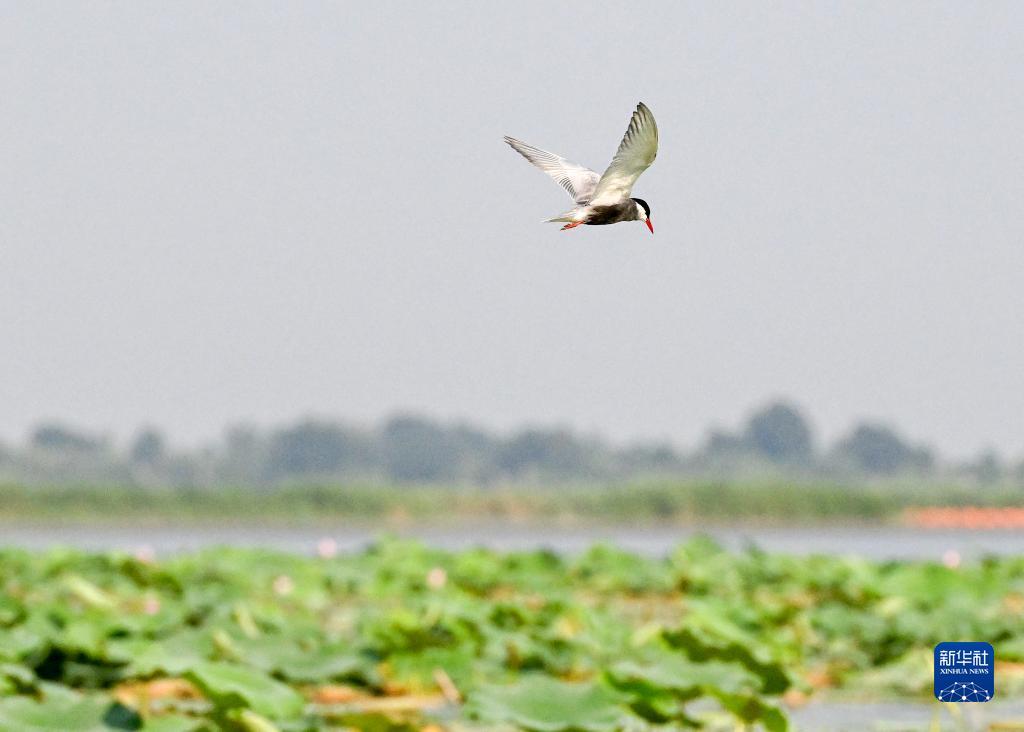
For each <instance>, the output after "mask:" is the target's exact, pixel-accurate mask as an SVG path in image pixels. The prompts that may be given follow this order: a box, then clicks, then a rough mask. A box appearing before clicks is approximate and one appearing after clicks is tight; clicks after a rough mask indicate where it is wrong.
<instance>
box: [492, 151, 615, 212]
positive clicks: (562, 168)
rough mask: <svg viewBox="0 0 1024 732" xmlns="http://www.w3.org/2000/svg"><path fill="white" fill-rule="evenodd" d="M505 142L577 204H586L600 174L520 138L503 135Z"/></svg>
mask: <svg viewBox="0 0 1024 732" xmlns="http://www.w3.org/2000/svg"><path fill="white" fill-rule="evenodd" d="M505 142H507V143H508V144H509V145H511V146H512V149H513V150H515V151H516V152H517V153H519V154H520V155H522V156H523V157H524V158H526V159H527V160H529V161H530V162H531V163H533V164H534V165H536V166H537V167H538V168H540V169H541V170H543V171H544V172H545V173H547V174H548V175H549V176H551V178H552V179H553V180H554V181H555V183H557V184H558V185H560V186H562V188H564V189H565V190H566V191H567V192H568V193H569V195H570V196H571V197H572V200H573V201H575V202H576V203H578V204H581V205H582V204H586V203H587V202H588V201H590V198H591V196H593V194H594V189H595V188H596V187H597V181H598V180H600V179H601V176H600V175H598V174H597V172H596V171H593V170H591V169H590V168H585V167H583V166H582V165H580V164H578V163H574V162H572V161H570V160H566V159H565V158H563V157H562V156H561V155H555V153H552V152H548V151H547V150H541V149H540V148H538V147H534V146H533V145H527V144H526V143H525V142H523V141H522V140H517V139H516V138H514V137H509V136H508V135H506V136H505Z"/></svg>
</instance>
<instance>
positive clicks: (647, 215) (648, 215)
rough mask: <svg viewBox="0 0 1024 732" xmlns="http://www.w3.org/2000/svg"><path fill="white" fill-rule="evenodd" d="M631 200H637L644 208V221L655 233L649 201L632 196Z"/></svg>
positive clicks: (638, 204)
mask: <svg viewBox="0 0 1024 732" xmlns="http://www.w3.org/2000/svg"><path fill="white" fill-rule="evenodd" d="M629 200H631V201H634V202H636V205H637V206H639V207H640V208H642V209H643V210H644V217H643V222H644V223H645V224H647V228H648V229H650V230H651V233H652V234H653V233H654V224H652V223H651V207H650V206H648V205H647V201H645V200H644V199H642V198H631V199H629Z"/></svg>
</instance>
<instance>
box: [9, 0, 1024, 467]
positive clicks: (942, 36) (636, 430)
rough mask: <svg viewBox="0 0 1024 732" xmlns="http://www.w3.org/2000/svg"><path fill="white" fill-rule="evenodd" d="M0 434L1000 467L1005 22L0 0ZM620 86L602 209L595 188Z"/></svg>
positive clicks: (982, 7)
mask: <svg viewBox="0 0 1024 732" xmlns="http://www.w3.org/2000/svg"><path fill="white" fill-rule="evenodd" d="M0 98H2V100H3V101H2V104H0V166H2V174H0V436H2V437H4V438H6V439H19V438H21V437H22V436H23V435H24V434H25V432H26V430H27V429H28V428H29V426H30V425H32V424H33V423H35V422H36V421H37V420H39V419H41V418H59V419H64V420H68V421H70V422H73V423H78V424H82V425H84V426H89V427H95V428H97V429H102V430H107V431H109V432H111V433H112V434H114V435H116V436H126V435H128V434H130V433H131V431H132V430H134V428H135V427H137V426H138V425H139V424H140V423H143V422H154V423H157V424H159V425H162V426H164V427H166V428H167V429H168V430H169V431H170V432H171V433H172V434H173V435H175V436H176V437H177V438H178V439H180V440H185V441H194V440H197V439H201V438H206V437H210V436H214V435H217V434H219V432H220V430H221V428H222V427H223V425H224V424H225V423H227V422H230V421H238V420H251V421H254V422H256V423H257V424H270V423H272V422H276V421H280V420H286V419H292V418H295V417H298V416H301V415H304V414H320V415H331V416H345V417H350V418H353V419H356V420H372V419H376V418H378V417H381V416H383V415H385V414H387V413H390V412H392V411H394V410H397V409H412V410H417V411H423V412H426V413H429V414H432V415H437V416H440V417H453V418H454V417H465V418H470V419H474V420H479V421H481V422H483V423H484V424H486V425H490V426H492V427H498V428H507V427H513V426H517V425H519V424H521V423H525V422H537V423H560V424H566V425H571V426H573V427H577V428H580V429H584V430H591V429H594V430H599V431H601V432H603V433H605V434H608V435H611V436H613V437H615V438H631V437H667V438H670V439H672V440H674V441H676V442H678V443H680V444H684V445H685V444H692V443H694V442H695V441H696V440H698V438H699V437H700V436H701V435H702V434H703V432H704V429H705V428H706V427H707V426H708V425H709V424H710V423H719V424H722V425H725V426H732V425H734V424H736V423H737V422H738V421H739V420H740V419H742V418H743V416H744V415H745V413H746V412H747V410H748V409H749V408H750V407H752V406H753V405H755V404H757V403H759V402H761V401H763V400H765V399H767V398H769V397H773V396H775V395H786V396H789V397H791V398H792V399H794V400H796V401H797V402H798V403H800V404H802V405H804V406H806V407H807V409H808V411H809V412H810V414H811V415H812V417H813V418H814V421H815V424H816V425H817V426H818V428H819V429H820V430H821V431H822V433H823V434H824V435H825V436H827V437H831V436H835V435H836V434H837V433H838V432H840V431H842V430H844V429H845V428H846V427H847V426H848V425H849V424H850V423H851V422H852V421H853V420H855V419H860V418H865V417H871V418H877V419H881V420H885V421H891V422H893V423H895V424H897V425H899V426H900V427H901V428H903V429H904V430H905V431H906V432H907V433H908V434H909V435H911V436H913V437H917V438H921V439H926V440H929V441H931V442H932V443H933V444H935V445H936V446H938V447H940V448H941V449H943V450H945V451H948V452H950V453H952V454H955V455H966V454H970V453H972V452H974V451H976V450H977V449H979V448H981V447H983V446H986V445H995V446H997V447H999V448H1001V449H1003V450H1005V451H1008V452H1010V453H1011V454H1015V455H1019V454H1021V453H1022V452H1024V337H1022V335H1024V334H1022V314H1024V141H1022V134H1024V130H1022V126H1021V124H1022V119H1024V5H1021V4H1019V3H995V2H988V3H959V2H958V3H936V2H928V3H891V2H879V3H810V2H808V3H781V4H768V3H762V2H757V3H704V2H701V3H690V4H681V3H677V2H659V3H643V2H617V3H607V4H605V3H593V2H587V3H578V4H565V3H559V4H553V3H549V2H521V1H519V0H517V2H510V3H503V4H497V3H475V2H474V3H469V2H467V3H443V4H438V3H418V2H417V3H413V2H406V3H390V4H381V7H377V4H375V3H356V2H347V3H343V2H338V3H266V4H260V3H254V2H246V3H242V2H239V3H209V2H205V1H204V2H175V3H156V2H123V3H99V2H90V3H84V2H83V3H72V2H67V3H56V2H55V3H35V2H20V3H14V2H6V3H3V4H2V5H0ZM638 100H643V101H644V102H646V103H647V104H648V105H649V106H650V107H651V109H652V110H653V112H654V114H655V116H656V117H657V120H658V125H659V128H660V131H661V150H660V154H659V156H658V160H657V162H655V164H654V166H653V167H652V168H651V169H650V170H649V171H648V172H647V173H646V174H645V175H644V176H643V177H642V178H641V179H640V182H639V184H638V185H637V187H636V189H635V191H634V194H635V195H638V196H641V197H643V198H645V199H646V200H647V201H648V202H650V204H651V206H652V209H653V214H652V220H653V221H654V224H655V228H656V231H657V233H656V234H655V236H651V235H650V234H649V233H648V232H647V230H646V228H644V227H643V226H642V225H640V224H620V225H617V226H609V227H594V228H583V229H576V230H573V231H569V232H565V233H560V232H559V231H558V229H557V227H555V226H553V225H542V224H540V223H538V222H539V221H540V220H541V219H543V218H546V217H548V216H551V215H553V214H556V213H558V212H560V211H562V210H564V209H565V208H566V207H567V204H568V203H569V200H568V198H566V197H565V196H564V194H563V193H562V191H561V190H560V189H558V188H557V187H556V186H555V185H554V184H553V183H552V182H550V181H549V180H547V179H546V178H545V177H544V176H543V175H542V174H541V173H539V172H538V171H536V170H533V169H531V168H530V167H529V166H528V165H527V163H526V162H525V161H524V160H522V159H521V158H520V157H519V156H518V155H516V154H515V153H514V152H512V151H511V150H510V149H508V148H507V147H506V146H505V145H504V144H503V143H502V141H501V136H502V135H503V134H506V133H508V134H513V135H515V136H517V137H521V138H522V139H524V140H527V141H528V142H531V143H533V144H536V145H538V146H541V147H546V148H549V149H552V150H554V151H556V152H559V153H562V154H564V155H566V156H567V157H569V158H570V159H573V160H578V161H580V162H582V163H584V164H589V165H591V166H592V167H595V168H597V169H599V170H601V169H603V166H604V165H605V164H606V163H607V161H608V160H609V158H610V157H611V155H612V153H613V152H614V150H615V147H616V145H617V144H618V141H619V138H620V137H621V135H622V132H623V130H624V129H625V126H626V122H627V120H628V117H629V114H630V112H631V111H632V108H633V106H634V105H635V104H636V102H637V101H638Z"/></svg>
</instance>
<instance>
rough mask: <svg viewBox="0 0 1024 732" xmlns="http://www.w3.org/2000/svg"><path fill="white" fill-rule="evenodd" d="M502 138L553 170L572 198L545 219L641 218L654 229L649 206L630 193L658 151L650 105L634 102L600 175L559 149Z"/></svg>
mask: <svg viewBox="0 0 1024 732" xmlns="http://www.w3.org/2000/svg"><path fill="white" fill-rule="evenodd" d="M505 142H507V143H508V144H509V145H511V146H512V148H513V149H514V150H515V151H516V152H518V153H519V154H521V155H522V156H523V157H524V158H526V159H527V160H529V161H530V162H531V163H533V164H534V165H536V166H537V167H538V168H540V169H541V170H543V171H544V172H545V173H547V174H548V175H549V176H551V178H552V179H553V180H554V181H555V182H556V183H558V184H559V185H560V186H562V187H563V188H564V189H565V190H566V191H567V192H568V194H569V196H570V197H571V198H572V199H573V202H574V203H575V204H576V206H575V207H574V208H572V209H571V210H569V211H566V212H565V213H563V214H559V215H558V216H555V217H552V218H550V219H546V220H545V221H548V222H565V223H566V226H563V227H562V229H563V230H565V229H571V228H574V227H576V226H579V225H581V224H589V225H602V224H615V223H618V222H620V221H643V222H644V223H646V224H647V228H649V229H650V230H651V233H652V234H653V233H654V226H653V225H652V224H651V219H650V212H651V211H650V207H649V206H648V205H647V203H646V202H645V201H643V200H642V199H639V198H630V194H631V193H632V192H633V185H634V184H635V183H636V180H637V178H639V177H640V174H641V173H643V172H644V171H645V170H647V168H649V167H650V165H651V163H653V162H654V158H655V157H656V156H657V154H658V125H657V124H656V123H655V121H654V115H653V114H651V110H650V109H648V108H647V105H645V104H644V103H643V102H641V103H640V104H638V105H637V106H636V111H635V112H633V117H632V118H631V119H630V121H629V127H628V128H627V129H626V134H625V135H624V136H623V138H622V142H621V143H619V149H618V151H617V152H616V153H615V157H613V158H612V161H611V163H609V164H608V168H607V169H606V170H605V171H604V173H603V174H600V175H599V174H598V173H597V172H596V171H593V170H591V169H590V168H587V167H584V166H582V165H580V164H578V163H574V162H572V161H571V160H567V159H565V158H563V157H562V156H561V155H557V154H555V153H552V152H548V151H547V150H541V149H540V148H537V147H534V146H533V145H528V144H527V143H525V142H523V141H522V140H517V139H516V138H514V137H508V136H506V137H505Z"/></svg>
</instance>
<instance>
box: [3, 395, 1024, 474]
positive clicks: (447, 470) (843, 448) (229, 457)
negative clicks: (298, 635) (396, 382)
mask: <svg viewBox="0 0 1024 732" xmlns="http://www.w3.org/2000/svg"><path fill="white" fill-rule="evenodd" d="M759 475H760V476H772V477H793V478H802V479H815V478H828V479H839V480H845V479H854V478H856V479H864V478H869V479H870V478H884V479H892V478H899V477H908V478H915V479H931V480H946V481H956V482H970V483H973V484H978V485H987V484H997V483H1010V482H1013V483H1020V484H1024V464H1022V465H1018V466H1016V467H1011V466H1007V465H1006V464H1005V463H1004V462H1003V460H1002V459H1001V458H1000V457H999V456H998V455H997V454H996V453H995V452H994V451H987V452H985V453H983V454H982V455H980V456H979V457H978V458H977V459H975V460H973V461H969V462H967V463H963V464H943V463H941V462H940V461H939V460H938V459H937V457H936V455H935V454H934V452H933V451H932V450H931V449H929V448H928V447H926V446H924V445H921V444H918V443H915V442H913V441H910V440H908V439H906V438H905V437H903V436H902V435H901V434H899V433H898V432H897V431H896V430H895V429H893V428H892V427H889V426H886V425H884V424H878V423H873V422H864V423H861V424H856V425H854V426H853V427H852V428H851V429H850V430H849V432H848V433H846V434H845V435H843V436H842V437H841V438H839V439H838V440H836V441H835V442H834V444H832V445H829V446H826V447H822V446H820V445H819V441H818V439H817V438H816V436H815V432H814V429H813V427H812V426H811V424H810V422H809V421H808V419H807V418H806V416H805V415H804V414H803V413H802V412H801V410H800V409H798V408H797V407H795V406H793V405H792V404H790V403H787V402H775V403H772V404H768V405H767V406H765V407H763V408H761V409H758V410H755V411H754V412H753V413H752V414H751V415H750V416H749V418H748V419H747V421H746V423H745V425H743V427H742V428H741V429H739V430H738V431H736V432H726V431H721V430H712V431H711V432H710V433H709V435H708V437H707V439H706V440H705V441H704V442H703V444H701V445H700V446H699V447H698V448H696V449H694V450H692V451H689V452H686V451H681V450H679V449H677V448H675V447H673V446H672V445H669V444H667V443H643V444H632V445H612V444H610V443H608V442H607V441H605V440H603V439H601V438H599V437H594V436H586V435H580V434H577V433H575V432H572V431H570V430H567V429H561V428H529V429H523V430H520V431H518V432H515V433H512V434H507V435H501V434H496V433H494V432H491V431H487V430H484V429H481V428H479V427H476V426H473V425H470V424H465V423H455V424H446V423H442V422H439V421H437V420H433V419H430V418H427V417H422V416H416V415H398V416H395V417H392V418H391V419H388V420H387V421H385V422H384V423H383V424H381V425H379V426H375V427H360V426H356V425H352V424H348V423H345V422H340V421H333V420H322V419H304V420H301V421H298V422H296V423H294V424H290V425H286V426H282V427H280V428H278V429H272V430H258V429H255V428H253V427H247V426H234V427H231V428H229V429H227V430H226V431H225V434H224V436H223V438H222V439H220V440H218V441H217V442H216V443H214V444H210V445H206V446H203V447H200V448H196V449H191V450H180V449H174V448H172V447H171V445H170V443H169V442H168V440H167V438H166V436H165V435H164V434H163V433H162V432H161V431H160V430H158V429H156V428H153V427H145V428H143V429H141V430H140V431H139V432H138V434H137V435H136V436H135V437H134V439H133V440H131V442H130V443H129V444H127V445H117V444H115V443H114V442H113V441H112V440H110V439H107V438H104V437H103V436H98V435H95V434H92V433H90V432H88V431H84V430H81V429H77V428H74V427H71V426H68V425H64V424H58V423H46V424H41V425H39V426H38V427H37V428H36V429H35V430H33V432H32V433H31V435H30V436H29V438H28V440H27V442H26V444H24V445H20V446H12V445H6V446H5V445H0V480H3V481H10V482H22V483H101V482H117V483H124V484H138V485H153V486H157V485H159V486H169V485H182V486H186V485H187V486H214V485H242V486H249V485H251V486H274V485H282V484H287V483H296V482H332V481H334V482H336V481H350V482H351V481H365V482H388V483H399V484H414V483H435V484H437V483H460V484H472V485H480V486H487V485H493V484H499V483H532V484H537V483H542V482H544V483H572V482H578V483H593V482H610V481H621V480H630V479H636V478H644V477H656V476H664V477H670V476H674V477H684V476H685V477H702V478H708V477H711V478H723V479H727V478H749V477H757V476H759Z"/></svg>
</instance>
